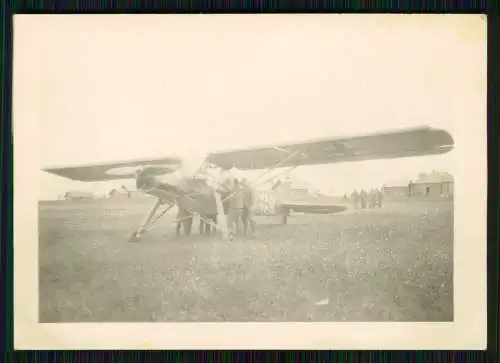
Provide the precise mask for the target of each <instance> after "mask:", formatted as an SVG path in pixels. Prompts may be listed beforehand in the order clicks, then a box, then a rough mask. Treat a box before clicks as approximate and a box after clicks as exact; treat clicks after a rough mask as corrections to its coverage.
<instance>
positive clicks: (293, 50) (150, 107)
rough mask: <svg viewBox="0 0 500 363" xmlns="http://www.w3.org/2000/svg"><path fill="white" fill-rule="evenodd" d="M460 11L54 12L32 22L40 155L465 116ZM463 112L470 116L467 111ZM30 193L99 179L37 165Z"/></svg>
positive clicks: (150, 148) (378, 170) (90, 155)
mask: <svg viewBox="0 0 500 363" xmlns="http://www.w3.org/2000/svg"><path fill="white" fill-rule="evenodd" d="M460 19H461V18H460V17H459V16H418V15H413V16H401V15H396V16H390V17H389V16H387V15H384V16H368V15H359V16H348V15H340V16H339V15H295V16H288V15H275V16H274V15H273V16H269V15H267V16H265V15H189V16H181V15H176V16H159V15H156V16H140V15H138V16H133V15H131V16H126V15H122V16H104V15H100V16H76V15H73V16H69V17H63V16H57V17H47V18H46V19H45V20H40V21H38V26H37V27H36V28H34V27H33V28H32V29H34V30H33V41H34V42H36V46H34V47H33V50H32V56H33V59H34V64H36V66H37V67H39V74H40V76H39V77H38V78H35V79H34V80H33V87H36V88H37V89H39V91H40V97H41V102H40V105H41V106H40V108H41V109H40V110H39V113H38V114H39V117H40V124H41V129H42V131H43V132H42V135H41V137H42V140H41V143H40V145H41V149H40V150H39V152H40V163H41V165H40V166H41V167H42V166H51V165H60V164H79V163H88V162H98V161H109V160H116V161H123V160H127V159H137V158H142V157H147V156H159V155H168V154H171V153H180V154H182V155H186V154H187V155H189V154H197V155H201V154H202V153H203V152H205V151H209V150H212V149H224V148H226V147H227V148H233V147H240V146H250V145H258V144H268V143H274V142H280V141H288V140H301V139H306V138H314V137H326V136H332V137H334V136H340V135H344V134H352V133H367V132H373V131H380V130H384V129H391V128H401V127H413V126H418V125H430V126H434V127H439V128H443V129H446V130H448V131H449V132H450V133H451V134H452V135H453V129H454V124H455V125H456V123H459V122H467V121H468V120H464V119H463V118H464V117H465V116H462V114H461V113H460V112H459V111H458V110H459V108H457V107H456V105H457V104H459V103H462V102H466V101H467V100H466V99H464V92H463V91H462V92H458V90H464V89H468V88H471V89H473V88H474V87H477V84H478V82H480V79H481V77H482V75H483V73H484V72H485V70H484V69H482V68H481V65H482V63H481V62H480V60H481V56H482V55H481V54H479V55H478V56H477V57H476V58H472V59H477V60H478V61H477V62H470V61H469V62H464V61H461V60H462V59H464V58H467V56H468V57H469V58H468V59H471V58H470V54H473V53H474V52H476V53H477V49H478V48H477V47H478V46H481V43H479V44H478V42H477V41H476V42H474V41H471V35H470V33H468V29H466V28H464V26H463V24H462V23H461V20H460ZM469 121H470V120H469ZM454 167H455V164H454V159H453V152H451V153H449V154H446V155H444V156H426V157H419V158H408V159H398V160H384V161H369V162H360V163H350V164H339V165H328V166H314V167H303V168H300V169H298V170H296V171H295V172H294V173H293V175H294V176H295V177H297V178H300V179H302V180H304V181H306V182H311V183H313V184H316V185H317V186H318V187H320V188H322V189H323V190H332V188H334V190H335V192H336V194H341V193H344V192H345V191H350V190H352V188H361V187H376V186H379V185H380V184H383V183H384V182H389V181H393V180H395V179H411V178H414V177H415V176H416V174H418V173H419V172H423V171H430V170H432V169H439V170H443V171H449V172H453V169H454ZM40 180H41V184H40V198H43V199H47V198H52V197H55V196H57V194H58V193H64V192H65V191H66V190H68V189H87V190H88V189H89V188H96V190H98V189H99V190H103V188H106V189H107V188H109V184H107V185H105V186H103V185H98V186H95V185H90V184H86V185H84V184H83V183H75V182H70V181H68V180H66V179H63V178H59V177H56V176H51V175H48V174H46V173H43V172H41V179H40Z"/></svg>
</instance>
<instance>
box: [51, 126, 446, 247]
mask: <svg viewBox="0 0 500 363" xmlns="http://www.w3.org/2000/svg"><path fill="white" fill-rule="evenodd" d="M453 147H454V141H453V138H452V137H451V135H450V134H449V133H448V132H447V131H445V130H441V129H436V128H432V127H428V126H422V127H417V128H406V129H400V130H390V131H385V132H379V133H372V134H364V135H356V136H344V137H337V138H332V137H330V138H323V139H314V140H303V141H300V142H293V143H292V142H290V143H283V144H281V145H269V146H259V147H252V148H241V149H235V150H224V151H215V152H211V153H208V154H207V155H206V156H205V158H204V159H203V163H202V165H201V166H200V168H199V169H198V170H196V171H193V172H188V173H187V172H186V170H185V168H184V166H185V162H184V160H183V158H182V157H180V156H176V155H170V156H165V157H161V158H150V159H141V160H129V161H122V162H105V163H99V164H91V165H73V166H62V167H50V168H44V169H43V170H44V171H46V172H49V173H52V174H55V175H59V176H62V177H65V178H69V179H73V180H77V181H83V182H96V181H109V180H123V179H134V180H135V184H136V188H137V190H138V191H141V192H143V193H146V194H149V195H151V196H154V197H155V198H156V202H155V204H154V206H153V207H152V209H151V211H150V212H149V213H148V214H147V216H146V217H145V219H144V221H143V222H142V224H141V225H140V227H139V228H138V229H137V230H136V231H134V232H133V234H132V236H131V240H132V241H136V240H138V239H139V238H140V237H141V235H142V234H143V233H144V232H146V230H147V229H148V228H149V227H150V226H151V225H152V223H154V221H156V220H158V219H159V218H161V217H162V216H163V215H165V213H166V212H167V211H168V210H169V209H171V208H172V207H174V206H177V207H178V208H182V209H183V210H186V211H188V212H190V213H197V214H199V215H200V216H201V217H202V218H203V216H206V215H207V214H208V213H212V212H211V211H213V210H215V211H216V212H217V214H218V224H219V227H220V228H221V230H222V232H223V235H224V236H225V237H227V226H226V219H225V214H224V208H223V203H224V201H225V200H229V199H230V198H231V197H232V196H233V194H232V193H231V191H228V190H226V189H225V188H224V186H223V185H222V184H220V183H217V182H214V181H213V180H211V177H210V176H208V174H207V173H206V172H204V171H205V170H207V169H208V168H211V170H215V169H217V170H219V171H222V170H230V169H232V168H236V169H239V170H242V171H245V170H263V173H262V174H261V175H260V176H259V177H258V178H257V179H255V180H253V182H252V183H251V185H250V186H252V185H255V183H258V182H259V181H261V180H262V178H264V177H266V176H268V175H269V174H270V173H271V172H272V171H274V170H276V169H284V172H283V173H287V172H290V171H291V170H292V169H295V168H297V167H300V166H305V165H322V164H335V163H345V162H356V161H363V160H375V159H394V158H402V157H415V156H423V155H438V154H444V153H447V152H449V151H450V150H452V149H453ZM273 177H276V175H274V176H273ZM162 206H163V207H164V209H163V211H161V212H160V213H158V212H159V209H160V207H162ZM294 207H297V208H299V209H300V208H301V209H302V210H303V211H305V212H308V211H309V212H311V211H312V212H317V211H316V209H317V208H316V207H315V206H312V205H310V206H309V207H308V206H307V205H304V204H303V203H302V204H297V205H296V206H295V205H293V204H290V203H288V204H286V203H285V204H284V205H283V206H282V207H281V208H277V210H278V211H279V213H282V214H285V215H286V213H288V211H289V210H290V209H294ZM320 209H321V210H324V211H326V212H327V213H335V212H340V211H343V210H345V209H346V207H345V206H343V205H329V206H322V208H320ZM155 217H156V218H155ZM285 220H286V218H285ZM206 222H207V223H211V221H209V220H206Z"/></svg>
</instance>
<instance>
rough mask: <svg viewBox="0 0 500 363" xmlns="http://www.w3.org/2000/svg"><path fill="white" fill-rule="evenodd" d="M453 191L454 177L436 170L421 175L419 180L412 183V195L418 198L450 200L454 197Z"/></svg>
mask: <svg viewBox="0 0 500 363" xmlns="http://www.w3.org/2000/svg"><path fill="white" fill-rule="evenodd" d="M453 191H454V187H453V176H452V175H451V174H449V173H445V172H439V171H436V170H433V171H432V172H430V173H426V174H423V173H422V174H420V175H419V178H418V179H417V180H415V181H413V182H412V183H411V195H412V196H416V197H434V198H435V197H443V198H449V197H451V196H453Z"/></svg>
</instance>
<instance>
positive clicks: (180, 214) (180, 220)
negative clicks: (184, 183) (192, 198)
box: [176, 207, 193, 237]
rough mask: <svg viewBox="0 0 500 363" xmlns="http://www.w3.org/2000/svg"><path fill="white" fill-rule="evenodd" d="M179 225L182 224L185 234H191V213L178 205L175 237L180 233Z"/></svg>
mask: <svg viewBox="0 0 500 363" xmlns="http://www.w3.org/2000/svg"><path fill="white" fill-rule="evenodd" d="M181 226H184V233H185V234H186V236H189V235H190V234H191V227H192V226H193V215H192V214H191V213H189V212H188V211H187V210H186V209H184V208H181V207H179V210H178V211H177V228H176V234H177V237H179V235H180V234H181Z"/></svg>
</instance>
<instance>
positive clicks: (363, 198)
mask: <svg viewBox="0 0 500 363" xmlns="http://www.w3.org/2000/svg"><path fill="white" fill-rule="evenodd" d="M359 197H360V199H361V209H365V208H366V192H365V190H364V189H361V192H360V193H359Z"/></svg>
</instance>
